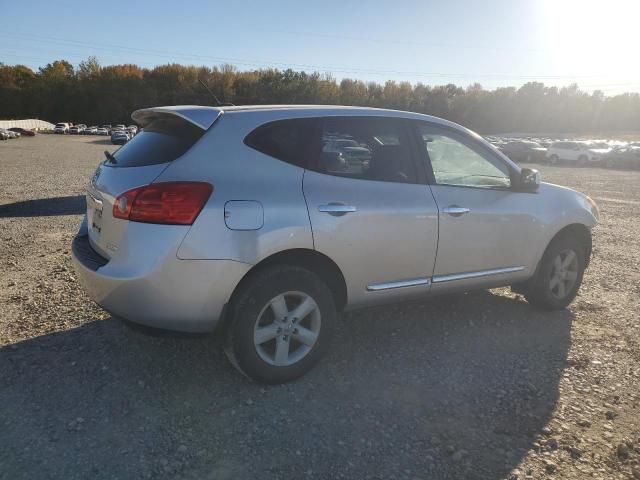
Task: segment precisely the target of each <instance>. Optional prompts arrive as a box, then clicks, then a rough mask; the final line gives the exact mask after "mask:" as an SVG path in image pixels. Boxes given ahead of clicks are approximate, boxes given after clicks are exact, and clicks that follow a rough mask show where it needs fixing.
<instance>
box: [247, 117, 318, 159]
mask: <svg viewBox="0 0 640 480" xmlns="http://www.w3.org/2000/svg"><path fill="white" fill-rule="evenodd" d="M315 125H316V119H313V118H296V119H290V120H277V121H275V122H269V123H266V124H264V125H261V126H260V127H258V128H256V129H255V130H254V131H253V132H251V133H250V134H249V135H247V137H246V138H245V140H244V143H245V144H246V145H247V146H249V147H251V148H253V149H255V150H258V151H259V152H262V153H264V154H265V155H269V156H271V157H274V158H277V159H278V160H282V161H283V162H287V163H291V164H293V165H297V166H299V167H303V168H306V166H307V157H308V154H309V152H310V151H311V150H310V148H309V145H310V141H311V139H312V135H313V133H314V132H315Z"/></svg>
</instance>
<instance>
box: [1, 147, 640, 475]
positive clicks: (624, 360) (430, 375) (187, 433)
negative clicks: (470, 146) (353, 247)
mask: <svg viewBox="0 0 640 480" xmlns="http://www.w3.org/2000/svg"><path fill="white" fill-rule="evenodd" d="M105 149H108V150H111V151H112V150H114V149H115V147H113V146H111V145H110V143H109V142H108V139H105V138H104V137H67V136H65V137H63V136H49V135H39V136H36V137H35V138H22V139H19V140H12V141H7V142H2V143H1V144H0V239H1V243H0V272H1V273H0V311H1V312H2V314H1V315H0V431H1V433H0V478H1V479H11V480H14V479H20V478H39V479H44V478H65V479H73V478H95V479H99V478H189V479H192V478H193V479H196V478H197V479H201V478H211V479H227V478H229V479H240V478H242V479H250V478H258V477H259V478H265V479H271V478H281V479H289V478H296V479H305V478H310V479H311V478H316V479H325V478H348V479H360V478H380V479H383V478H384V479H387V478H395V479H404V478H406V479H427V478H429V479H432V478H448V479H459V478H477V479H502V478H518V479H524V478H534V479H538V478H547V477H549V478H575V479H584V478H603V479H610V478H636V479H638V478H640V420H639V419H638V415H639V414H640V411H639V410H640V409H639V406H640V388H639V385H640V348H639V347H640V342H639V338H640V332H639V330H640V318H639V317H640V316H639V313H638V312H640V301H639V300H638V298H639V295H638V294H640V258H639V257H640V237H639V235H638V234H639V232H640V227H639V226H638V219H639V218H640V172H630V171H629V172H626V171H615V170H603V169H596V168H583V169H574V168H567V167H564V168H563V167H553V168H552V167H546V166H544V167H541V170H542V174H543V178H544V179H546V180H548V181H552V182H555V183H560V184H565V185H568V186H571V187H574V188H577V189H579V190H581V191H584V192H586V193H588V194H589V195H591V196H592V197H593V198H595V199H596V201H597V202H598V203H599V205H600V208H601V214H602V219H601V220H602V223H601V225H600V226H599V227H598V229H597V231H596V248H595V258H594V259H593V261H592V264H591V267H590V268H589V270H588V271H587V274H586V276H585V284H584V286H583V289H582V292H581V294H580V295H579V296H578V298H577V299H576V301H575V302H574V304H573V305H572V306H571V308H570V309H568V310H566V311H561V312H554V313H540V312H536V311H534V310H532V309H531V308H530V307H529V306H528V304H527V303H526V302H525V301H524V300H522V299H521V298H519V297H518V296H516V295H513V294H511V293H510V292H509V291H508V290H507V289H500V290H492V291H488V292H487V291H485V292H477V293H470V294H465V295H456V296H448V297H440V298H434V299H432V300H429V301H425V302H423V303H416V304H403V305H396V306H391V307H386V308H379V309H375V310H367V311H360V312H356V313H351V314H348V315H344V316H343V320H344V321H343V322H341V324H340V326H339V328H338V332H337V336H336V339H335V341H334V343H333V345H332V348H331V351H330V354H329V355H328V356H327V358H326V359H325V360H324V361H322V362H321V363H320V365H319V366H318V367H317V368H316V369H315V370H313V371H312V372H311V373H310V374H308V375H307V376H305V377H304V378H302V379H301V380H299V381H297V382H295V383H292V384H289V385H285V386H278V387H263V386H261V385H256V384H253V383H251V382H249V381H248V380H247V379H245V378H244V377H242V376H240V375H239V374H237V373H236V371H235V370H234V369H233V368H232V367H231V366H230V365H229V363H228V362H227V360H226V358H225V356H224V354H223V353H222V351H221V350H220V348H219V346H218V345H217V344H216V341H215V339H214V338H212V337H210V336H209V337H207V336H203V337H195V338H184V337H181V338H176V337H175V336H167V335H156V336H149V335H147V334H144V333H141V332H139V331H136V330H132V329H131V328H129V327H128V326H127V325H125V324H123V323H121V322H119V321H117V320H114V319H112V318H110V317H109V315H108V314H106V313H105V312H103V311H102V310H101V309H100V308H99V307H97V306H95V305H94V304H92V303H91V301H90V300H89V299H88V298H87V296H86V295H85V294H84V293H83V291H82V290H81V289H80V287H79V286H78V284H77V283H76V280H75V276H74V273H73V269H72V266H71V259H70V256H69V253H70V252H69V250H70V248H69V246H70V243H71V239H72V237H73V235H74V234H75V231H76V230H77V227H78V225H79V224H80V221H81V215H82V213H83V210H84V198H83V196H82V195H83V189H84V185H85V184H86V182H87V181H88V179H89V177H90V175H91V174H92V172H93V171H94V169H95V166H96V164H97V163H98V162H99V161H100V160H101V159H102V158H103V154H102V151H103V150H105Z"/></svg>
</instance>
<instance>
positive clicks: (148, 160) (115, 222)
mask: <svg viewBox="0 0 640 480" xmlns="http://www.w3.org/2000/svg"><path fill="white" fill-rule="evenodd" d="M221 113H222V112H221V110H219V109H214V108H210V107H209V108H207V107H158V108H152V109H145V110H138V111H136V112H134V113H133V115H132V118H133V119H134V120H135V121H136V123H138V124H139V125H141V126H142V127H143V129H142V130H141V131H140V133H138V135H136V136H135V137H134V138H132V139H131V140H130V141H129V142H128V143H126V144H125V145H123V146H122V147H121V148H119V149H118V150H116V151H115V152H114V153H113V154H110V155H109V156H108V158H106V159H105V160H104V161H103V162H102V163H101V164H100V165H99V166H98V168H97V169H96V171H95V173H94V175H93V177H92V178H91V182H90V185H89V187H88V188H87V223H88V230H89V241H90V243H91V246H92V247H93V248H94V249H95V250H96V251H97V252H98V253H99V254H100V255H102V256H103V257H105V258H107V259H109V258H111V257H112V256H113V254H114V253H115V252H117V250H118V247H119V245H120V242H121V240H122V238H123V236H124V234H125V232H126V229H127V226H128V224H129V223H130V222H129V221H127V220H122V219H118V218H114V216H113V206H114V203H115V201H116V199H117V198H118V196H119V195H121V194H122V193H124V192H126V191H128V190H131V189H133V188H137V187H141V186H145V185H149V184H150V183H152V182H153V181H154V180H155V179H156V178H158V176H159V175H160V174H161V173H162V172H163V171H164V170H165V169H166V168H167V167H168V166H169V165H170V164H171V162H173V161H175V160H176V159H178V158H179V157H181V156H182V155H184V154H185V153H186V152H187V151H188V150H189V149H190V148H191V147H192V146H193V145H194V144H195V143H196V142H197V141H198V140H199V139H200V137H201V136H202V135H203V134H204V132H205V131H206V130H207V129H208V128H209V127H210V126H211V125H212V124H213V123H214V122H215V121H216V119H217V118H218V117H219V116H220V114H221Z"/></svg>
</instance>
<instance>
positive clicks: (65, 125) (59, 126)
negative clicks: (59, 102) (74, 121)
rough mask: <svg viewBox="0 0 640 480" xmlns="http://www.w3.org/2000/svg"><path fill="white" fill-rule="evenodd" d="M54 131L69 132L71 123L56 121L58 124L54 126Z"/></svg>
mask: <svg viewBox="0 0 640 480" xmlns="http://www.w3.org/2000/svg"><path fill="white" fill-rule="evenodd" d="M53 133H60V134H66V133H69V124H68V123H56V126H55V127H54V128H53Z"/></svg>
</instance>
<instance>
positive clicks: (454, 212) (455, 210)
mask: <svg viewBox="0 0 640 480" xmlns="http://www.w3.org/2000/svg"><path fill="white" fill-rule="evenodd" d="M470 211H471V210H469V209H468V208H465V207H459V206H458V205H451V206H450V207H445V208H443V209H442V213H447V214H449V215H451V216H452V217H459V216H461V215H464V214H465V213H469V212H470Z"/></svg>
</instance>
